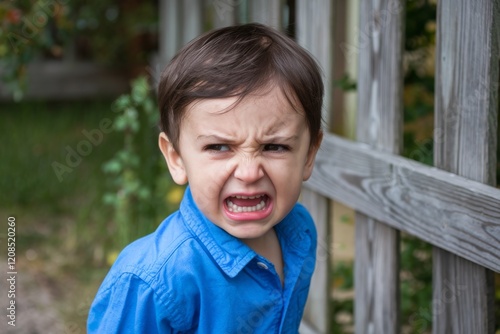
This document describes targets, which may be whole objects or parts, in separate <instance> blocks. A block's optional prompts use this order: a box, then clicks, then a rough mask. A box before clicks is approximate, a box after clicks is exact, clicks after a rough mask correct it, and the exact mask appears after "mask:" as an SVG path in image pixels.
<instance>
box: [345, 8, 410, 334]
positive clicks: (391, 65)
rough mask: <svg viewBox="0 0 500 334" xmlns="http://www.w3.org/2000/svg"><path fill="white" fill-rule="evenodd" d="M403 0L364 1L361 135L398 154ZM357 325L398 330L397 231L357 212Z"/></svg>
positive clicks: (360, 329)
mask: <svg viewBox="0 0 500 334" xmlns="http://www.w3.org/2000/svg"><path fill="white" fill-rule="evenodd" d="M403 28H404V1H392V0H391V1H389V0H382V1H376V0H364V1H361V3H360V32H361V33H360V36H359V46H360V48H359V49H360V53H359V75H358V80H357V82H358V116H357V140H358V141H360V142H363V143H366V144H368V145H370V147H372V148H374V149H377V150H382V151H386V152H391V153H394V154H398V153H399V151H400V146H401V142H402V132H403V131H402V119H401V117H402V110H403V108H402V86H403V73H402V72H403V67H402V63H403V61H402V60H403V40H404V29H403ZM355 226H356V259H355V271H354V274H355V278H354V287H355V302H354V306H355V312H354V313H355V328H356V332H357V333H386V334H390V333H399V328H398V319H399V231H398V230H396V229H394V228H392V227H389V226H387V225H385V224H383V223H381V222H378V221H375V220H374V219H373V218H371V217H369V216H365V215H364V214H362V213H360V212H357V213H356V225H355Z"/></svg>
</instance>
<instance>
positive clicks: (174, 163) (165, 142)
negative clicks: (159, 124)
mask: <svg viewBox="0 0 500 334" xmlns="http://www.w3.org/2000/svg"><path fill="white" fill-rule="evenodd" d="M158 146H159V147H160V151H161V153H163V157H165V161H166V162H167V166H168V170H169V172H170V175H172V179H173V180H174V182H175V183H177V184H179V185H183V184H186V183H187V181H188V179H187V173H186V168H185V166H184V162H183V161H182V158H181V155H180V154H179V153H178V152H177V151H176V149H175V148H174V145H173V144H172V143H171V142H170V140H169V139H168V137H167V135H166V134H165V132H162V133H160V136H159V137H158Z"/></svg>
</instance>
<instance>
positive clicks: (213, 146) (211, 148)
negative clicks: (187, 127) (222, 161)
mask: <svg viewBox="0 0 500 334" xmlns="http://www.w3.org/2000/svg"><path fill="white" fill-rule="evenodd" d="M203 149H204V150H205V151H215V152H227V151H229V145H225V144H211V145H207V146H205V147H204V148H203Z"/></svg>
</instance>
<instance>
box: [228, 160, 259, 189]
mask: <svg viewBox="0 0 500 334" xmlns="http://www.w3.org/2000/svg"><path fill="white" fill-rule="evenodd" d="M263 176H264V169H263V168H262V164H261V162H260V159H259V158H258V157H248V156H245V157H241V159H239V160H238V162H237V163H236V166H235V169H234V177H235V178H236V179H238V180H240V181H242V182H244V183H247V184H250V183H254V182H256V181H258V180H260V179H261V178H262V177H263Z"/></svg>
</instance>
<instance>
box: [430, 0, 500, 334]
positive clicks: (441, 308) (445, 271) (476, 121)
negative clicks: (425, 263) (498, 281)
mask: <svg viewBox="0 0 500 334" xmlns="http://www.w3.org/2000/svg"><path fill="white" fill-rule="evenodd" d="M499 18H500V5H499V2H498V1H495V0H475V1H469V0H441V1H438V18H437V23H438V29H437V54H436V89H435V91H436V93H435V129H434V163H435V165H436V166H437V167H438V168H441V169H445V170H447V171H450V172H452V173H455V174H459V175H461V176H465V177H467V178H470V179H473V180H475V181H479V182H483V183H487V184H490V185H493V186H494V185H495V167H496V129H497V121H498V119H497V117H498V116H497V112H498V111H497V109H498V74H499V69H498V63H499V34H500V28H499ZM471 232H472V231H471ZM443 238H446V230H444V235H443ZM493 296H494V285H493V273H492V272H491V271H490V270H487V269H486V268H484V267H482V266H480V265H477V264H474V263H472V262H470V261H468V260H465V259H463V258H461V257H458V256H456V255H454V254H452V253H449V252H447V251H444V250H442V249H440V248H438V247H435V248H434V252H433V333H436V334H437V333H493V332H494V306H493Z"/></svg>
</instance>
